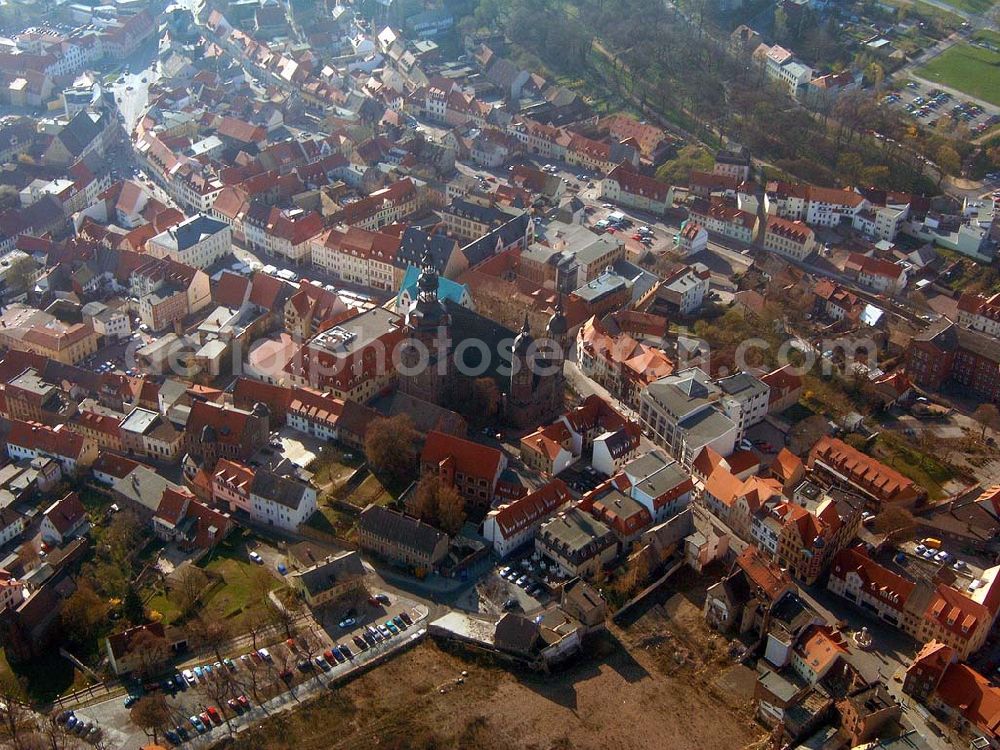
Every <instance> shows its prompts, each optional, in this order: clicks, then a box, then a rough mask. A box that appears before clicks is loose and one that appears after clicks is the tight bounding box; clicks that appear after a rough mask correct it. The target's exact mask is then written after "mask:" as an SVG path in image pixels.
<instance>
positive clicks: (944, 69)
mask: <svg viewBox="0 0 1000 750" xmlns="http://www.w3.org/2000/svg"><path fill="white" fill-rule="evenodd" d="M917 75H919V76H921V77H922V78H925V79H927V80H928V81H934V82H936V83H941V84H944V85H945V86H950V87H952V88H955V89H958V90H959V91H964V92H965V93H967V94H971V95H972V96H976V97H979V98H980V99H983V100H985V101H988V102H991V103H992V104H997V105H1000V53H998V52H992V51H991V50H988V49H984V48H982V47H977V46H975V45H972V44H965V43H963V44H956V45H954V46H953V47H949V48H948V49H946V50H945V51H944V52H942V53H941V54H940V55H938V56H937V57H936V58H934V59H933V60H931V61H930V62H929V63H927V65H924V66H923V67H922V68H920V69H918V70H917Z"/></svg>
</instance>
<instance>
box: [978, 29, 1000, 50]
mask: <svg viewBox="0 0 1000 750" xmlns="http://www.w3.org/2000/svg"><path fill="white" fill-rule="evenodd" d="M972 38H973V39H975V40H976V41H977V42H986V43H987V44H992V45H993V46H994V47H997V48H1000V33H998V32H996V31H990V30H989V29H980V30H979V31H977V32H976V33H975V34H973V35H972Z"/></svg>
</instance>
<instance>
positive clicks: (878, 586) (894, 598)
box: [830, 548, 915, 611]
mask: <svg viewBox="0 0 1000 750" xmlns="http://www.w3.org/2000/svg"><path fill="white" fill-rule="evenodd" d="M848 573H857V575H858V576H859V577H860V578H861V586H862V588H863V589H864V591H865V593H866V594H868V595H869V596H871V597H872V598H874V599H878V600H879V601H882V602H884V603H885V604H887V605H888V606H890V607H892V608H893V609H895V610H897V611H902V610H903V608H904V607H905V606H906V600H907V599H909V598H910V594H912V593H913V589H914V588H915V585H914V584H913V582H912V581H908V580H906V579H905V578H903V577H902V576H898V575H896V574H895V573H893V572H892V571H891V570H889V569H888V568H885V567H883V566H881V565H879V564H878V563H877V562H875V561H874V560H872V559H871V558H870V557H868V556H867V555H865V554H863V553H862V552H861V551H859V550H857V549H854V548H849V549H843V550H841V551H840V552H838V553H837V555H836V556H835V557H834V558H833V564H832V566H831V568H830V575H832V576H836V577H837V578H840V579H842V580H846V579H847V575H848Z"/></svg>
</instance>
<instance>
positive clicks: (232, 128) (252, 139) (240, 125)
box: [217, 117, 267, 143]
mask: <svg viewBox="0 0 1000 750" xmlns="http://www.w3.org/2000/svg"><path fill="white" fill-rule="evenodd" d="M217 132H218V134H219V135H220V136H221V137H223V138H230V139H232V140H234V141H239V142H240V143H258V142H260V141H263V140H264V139H265V138H267V131H266V130H265V129H264V128H262V127H261V126H259V125H254V124H252V123H249V122H244V121H243V120H240V119H237V118H235V117H223V118H222V121H221V122H220V123H219V127H218V129H217Z"/></svg>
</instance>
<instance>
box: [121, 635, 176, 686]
mask: <svg viewBox="0 0 1000 750" xmlns="http://www.w3.org/2000/svg"><path fill="white" fill-rule="evenodd" d="M129 650H130V651H131V652H132V653H134V654H135V656H136V658H137V659H138V661H139V668H138V672H139V674H140V675H142V676H143V677H152V676H153V675H155V674H156V673H158V672H159V671H160V670H161V669H163V667H164V665H165V664H166V663H167V658H168V657H169V656H170V648H169V647H168V646H167V641H166V639H164V638H160V637H159V636H158V635H155V634H154V633H150V632H149V630H142V631H140V632H138V633H136V635H135V637H134V638H133V639H132V643H131V645H130V647H129Z"/></svg>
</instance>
